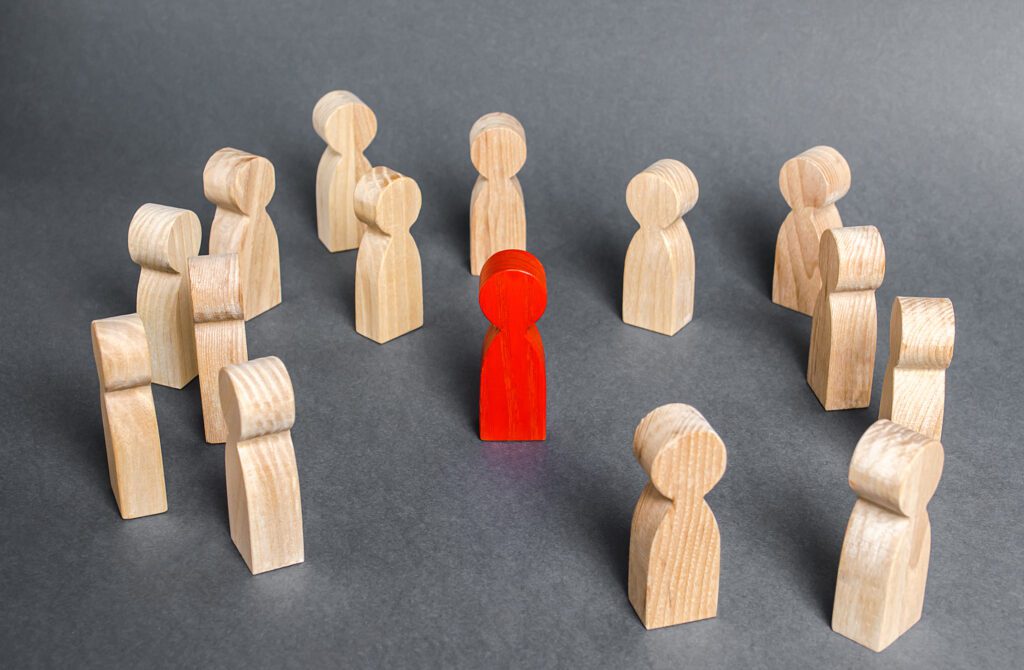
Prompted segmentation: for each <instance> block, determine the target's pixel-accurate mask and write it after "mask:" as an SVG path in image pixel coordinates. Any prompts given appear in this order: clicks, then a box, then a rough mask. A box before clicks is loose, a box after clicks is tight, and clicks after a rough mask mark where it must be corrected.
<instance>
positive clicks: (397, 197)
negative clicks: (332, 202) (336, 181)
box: [353, 166, 423, 235]
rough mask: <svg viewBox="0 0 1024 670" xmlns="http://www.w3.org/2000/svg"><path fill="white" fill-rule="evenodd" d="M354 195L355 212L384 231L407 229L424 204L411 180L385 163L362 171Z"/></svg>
mask: <svg viewBox="0 0 1024 670" xmlns="http://www.w3.org/2000/svg"><path fill="white" fill-rule="evenodd" d="M353 197H354V200H355V211H356V216H358V217H359V218H360V220H362V221H363V222H365V223H366V224H368V225H371V226H375V227H376V228H378V229H379V230H380V231H381V232H383V233H384V234H385V235H394V234H395V233H400V232H408V230H409V229H410V228H412V224H414V223H416V217H418V216H419V215H420V207H421V206H422V204H423V197H422V195H421V194H420V187H419V186H418V185H417V184H416V182H415V181H414V180H412V179H410V178H409V177H406V176H404V175H402V174H400V173H398V172H395V171H394V170H392V169H391V168H387V167H384V166H378V167H375V168H373V169H372V170H370V171H369V172H367V173H366V174H364V175H363V176H362V177H361V178H360V179H359V181H358V182H357V183H356V189H355V193H354V196H353Z"/></svg>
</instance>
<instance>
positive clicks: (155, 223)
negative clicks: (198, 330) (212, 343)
mask: <svg viewBox="0 0 1024 670" xmlns="http://www.w3.org/2000/svg"><path fill="white" fill-rule="evenodd" d="M202 237H203V229H202V226H200V225H199V217H197V216H196V215H195V214H194V213H193V212H190V211H189V210H187V209H178V208H176V207H166V206H164V205H154V204H152V203H151V204H146V205H143V206H142V207H139V209H138V211H136V212H135V216H133V217H132V222H131V225H130V226H129V227H128V253H129V254H131V257H132V261H134V262H135V263H136V264H138V265H139V266H140V267H141V268H142V270H141V272H140V273H139V290H138V293H137V297H136V307H135V309H136V311H137V313H138V315H139V317H140V318H141V319H142V323H144V324H145V326H146V337H147V338H148V340H149V354H150V356H152V358H153V383H154V384H160V385H161V386H170V387H171V388H176V389H180V388H182V387H183V386H185V385H186V384H188V383H189V382H190V381H192V380H193V379H194V378H195V376H196V349H195V345H194V344H193V342H192V314H191V308H190V307H189V304H188V282H187V279H186V278H185V263H186V262H187V260H188V257H189V256H195V255H196V254H198V253H199V244H200V242H201V240H202Z"/></svg>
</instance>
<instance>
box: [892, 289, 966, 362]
mask: <svg viewBox="0 0 1024 670" xmlns="http://www.w3.org/2000/svg"><path fill="white" fill-rule="evenodd" d="M955 335H956V321H955V317H954V316H953V303H952V301H950V299H949V298H902V297H897V298H896V299H895V300H893V301H892V318H890V319H889V360H890V362H891V363H892V364H893V365H898V366H900V367H902V368H923V369H930V370H945V369H946V368H948V367H949V364H950V362H952V360H953V339H954V337H955Z"/></svg>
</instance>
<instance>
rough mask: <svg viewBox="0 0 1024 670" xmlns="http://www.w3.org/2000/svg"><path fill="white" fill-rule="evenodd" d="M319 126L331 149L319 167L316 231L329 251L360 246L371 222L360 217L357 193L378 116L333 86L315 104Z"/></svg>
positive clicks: (366, 169) (315, 123) (366, 167)
mask: <svg viewBox="0 0 1024 670" xmlns="http://www.w3.org/2000/svg"><path fill="white" fill-rule="evenodd" d="M313 129H314V130H316V133H317V135H319V136H320V137H321V138H323V140H324V141H325V142H327V148H326V149H325V150H324V154H323V156H322V157H321V158H320V166H319V167H318V168H317V171H316V230H317V235H318V236H319V237H320V241H321V242H323V245H324V246H325V247H327V250H328V251H331V252H335V251H345V250H346V249H355V248H357V247H358V246H359V240H361V239H362V238H363V231H365V230H366V224H364V223H363V222H362V221H360V220H359V217H357V216H356V210H355V201H354V194H355V190H356V183H357V182H358V181H359V179H360V177H362V176H363V175H364V174H366V173H367V172H369V171H370V167H371V166H370V161H368V160H366V156H364V155H363V151H365V150H366V147H368V146H370V142H372V141H373V138H374V136H375V135H376V134H377V117H376V116H375V115H374V113H373V110H371V109H370V108H369V107H367V106H366V105H365V104H364V103H363V101H362V100H360V99H359V98H358V97H356V95H355V94H354V93H349V92H348V91H331V92H330V93H328V94H326V95H325V96H324V97H322V98H320V100H319V101H318V102H317V103H316V107H314V108H313Z"/></svg>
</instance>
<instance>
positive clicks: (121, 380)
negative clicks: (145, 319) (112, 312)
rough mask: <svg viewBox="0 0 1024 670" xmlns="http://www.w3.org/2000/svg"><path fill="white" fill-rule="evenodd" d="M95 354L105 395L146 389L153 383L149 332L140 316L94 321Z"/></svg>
mask: <svg viewBox="0 0 1024 670" xmlns="http://www.w3.org/2000/svg"><path fill="white" fill-rule="evenodd" d="M92 350H93V354H94V355H95V357H96V372H97V374H98V376H99V378H100V389H102V390H103V391H120V390H122V389H129V388H135V387H136V386H144V385H146V384H149V383H150V382H151V381H152V379H153V367H152V363H151V361H150V358H149V342H148V341H147V340H146V328H145V326H143V325H142V319H141V318H139V315H138V314H126V315H124V316H114V317H110V318H109V319H97V320H96V321H93V322H92Z"/></svg>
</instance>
